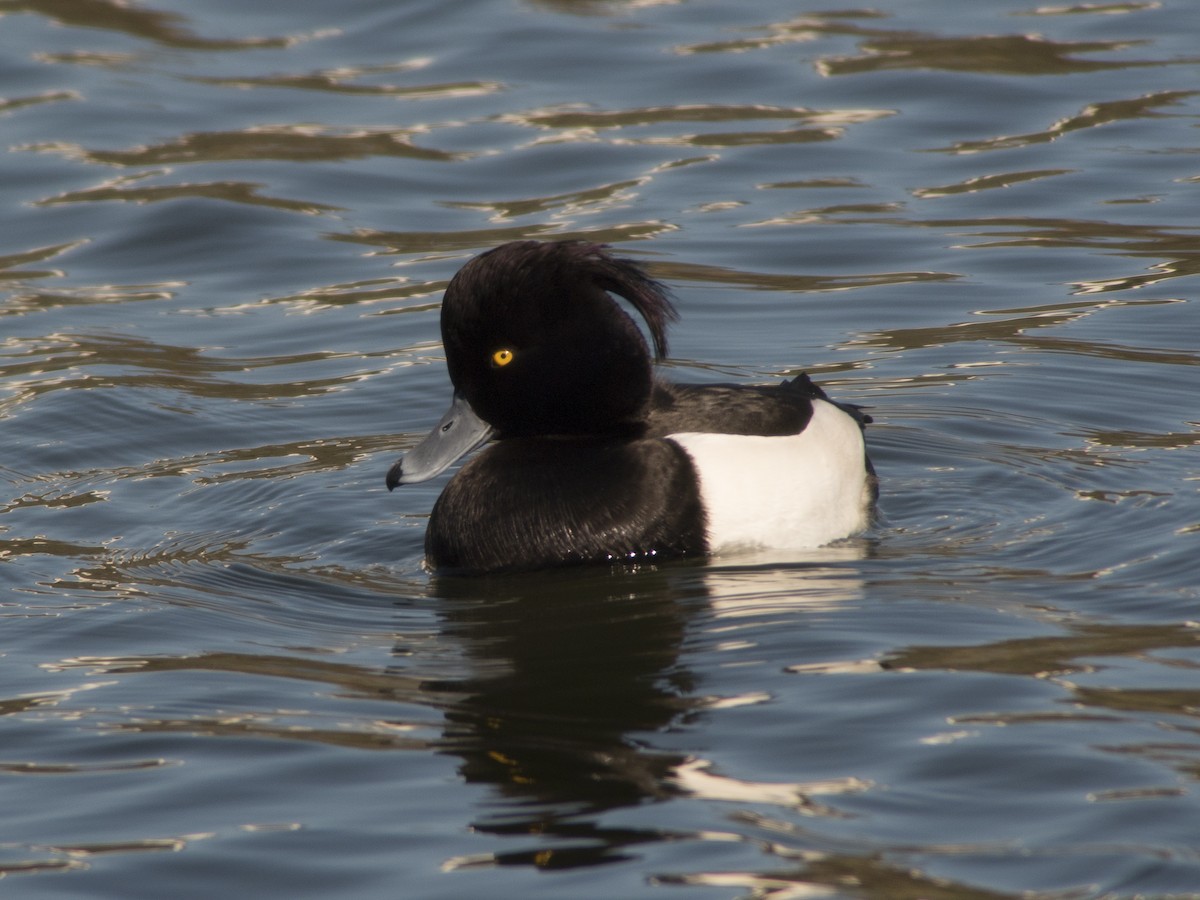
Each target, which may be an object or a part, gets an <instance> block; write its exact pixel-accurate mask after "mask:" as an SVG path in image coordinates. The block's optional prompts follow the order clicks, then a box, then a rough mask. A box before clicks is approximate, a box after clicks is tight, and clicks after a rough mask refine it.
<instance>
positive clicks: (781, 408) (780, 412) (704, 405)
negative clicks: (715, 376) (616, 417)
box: [647, 374, 871, 437]
mask: <svg viewBox="0 0 1200 900" xmlns="http://www.w3.org/2000/svg"><path fill="white" fill-rule="evenodd" d="M814 400H824V401H826V402H828V403H831V404H833V405H834V406H836V407H837V408H838V409H840V410H842V411H843V412H845V413H846V414H847V415H849V416H850V417H851V418H853V419H854V420H855V421H856V422H858V423H859V425H866V424H867V423H869V422H870V421H871V417H870V416H869V415H867V414H866V413H865V412H863V410H862V408H861V407H859V406H856V405H854V404H853V403H838V402H836V401H834V400H830V399H829V397H828V396H827V395H826V394H825V392H824V391H823V390H821V388H820V387H819V386H818V385H817V384H816V383H815V382H814V381H813V380H812V379H811V378H809V377H808V376H807V375H804V374H801V375H797V376H796V377H795V378H792V379H790V380H789V381H784V382H780V383H778V384H767V385H757V384H756V385H741V384H703V385H701V384H673V383H671V382H667V381H662V380H656V381H655V384H654V390H653V392H652V394H651V397H650V410H649V414H648V415H647V433H648V436H650V437H666V436H667V435H671V434H680V433H682V432H711V433H714V434H754V435H765V436H777V435H787V434H799V433H800V432H801V431H803V430H804V429H805V427H806V426H807V425H808V422H809V420H810V419H811V418H812V410H813V401H814Z"/></svg>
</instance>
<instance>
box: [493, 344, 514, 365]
mask: <svg viewBox="0 0 1200 900" xmlns="http://www.w3.org/2000/svg"><path fill="white" fill-rule="evenodd" d="M512 361H513V352H512V351H511V350H509V349H507V348H505V349H503V350H497V351H496V352H495V353H493V354H492V365H493V366H496V367H497V368H499V367H501V366H507V365H508V364H509V363H510V362H512Z"/></svg>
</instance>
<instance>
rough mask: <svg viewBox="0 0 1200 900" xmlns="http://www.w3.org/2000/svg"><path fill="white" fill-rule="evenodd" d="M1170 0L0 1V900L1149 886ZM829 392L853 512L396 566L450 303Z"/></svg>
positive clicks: (1173, 829)
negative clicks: (641, 307)
mask: <svg viewBox="0 0 1200 900" xmlns="http://www.w3.org/2000/svg"><path fill="white" fill-rule="evenodd" d="M1198 34H1200V4H1198V3H1196V2H1193V0H1132V2H1120V0H1115V2H1109V0H1097V2H1087V3H1084V2H1073V0H1063V2H1062V3H1059V2H1058V0H1046V2H1044V3H1039V2H1038V0H989V2H987V3H965V2H957V0H874V2H872V3H871V4H870V5H868V4H866V3H862V4H860V3H858V2H844V0H819V2H807V0H763V2H742V0H677V2H671V0H455V2H445V0H406V2H397V0H336V2H335V0H289V2H271V3H267V2H263V3H254V2H232V0H130V2H124V0H0V136H2V140H0V222H2V225H3V227H2V228H0V449H2V451H3V453H2V455H0V560H2V561H0V585H2V587H0V619H2V627H0V810H2V811H3V815H2V816H0V875H3V876H4V877H3V878H2V879H0V893H4V894H5V895H6V896H15V897H21V898H162V897H171V898H205V900H207V898H212V897H254V898H297V897H322V898H326V897H337V898H346V900H358V898H376V897H378V898H383V897H389V898H390V897H414V898H455V900H457V898H463V897H488V898H495V897H506V898H507V897H514V898H534V897H544V898H561V897H567V896H570V897H579V898H621V900H625V898H688V900H690V898H697V900H699V898H705V900H707V898H714V900H715V898H770V900H785V898H810V897H836V898H869V900H893V898H901V900H903V898H913V900H915V898H932V900H959V898H961V900H997V898H1035V900H1038V898H1046V900H1050V898H1053V900H1080V898H1135V897H1137V898H1143V897H1145V898H1148V897H1153V898H1178V897H1197V896H1200V783H1198V780H1200V712H1198V711H1200V546H1198V545H1200V503H1198V502H1197V500H1198V496H1197V494H1198V490H1200V463H1198V461H1197V443H1198V442H1200V399H1198V395H1200V368H1198V365H1200V317H1198V310H1197V305H1198V298H1200V278H1198V277H1197V276H1198V274H1200V43H1198V42H1197V35H1198ZM574 236H586V237H588V238H591V239H595V240H601V241H606V242H609V243H611V244H612V245H614V246H615V247H616V248H617V249H618V250H619V251H620V252H621V253H623V254H626V255H629V256H632V257H635V258H637V259H640V260H642V261H643V262H645V263H646V264H647V265H648V266H649V268H650V269H651V271H652V272H653V273H654V274H655V275H656V276H658V277H661V278H663V279H665V280H667V281H669V282H670V283H671V284H672V285H673V286H674V288H675V291H676V296H677V299H678V306H679V309H680V311H681V314H682V320H681V322H680V323H679V325H678V327H677V328H676V330H675V332H674V341H673V344H672V356H671V359H670V360H669V361H668V363H667V366H668V369H669V372H668V374H669V375H671V376H672V377H675V378H677V379H679V380H690V381H714V380H721V381H737V382H745V383H754V382H763V381H770V380H774V379H778V378H781V377H784V376H788V375H791V374H794V373H796V372H799V371H803V370H807V371H808V372H810V373H811V374H812V375H813V376H814V377H815V378H816V379H817V380H819V381H820V382H821V383H822V384H823V385H824V386H825V387H826V388H827V389H828V390H829V391H830V392H831V393H833V394H834V395H835V396H836V397H837V398H839V399H843V400H847V401H851V402H855V403H861V404H865V405H867V406H869V407H870V408H871V412H872V414H873V415H874V417H875V425H874V426H872V428H871V429H870V432H869V445H870V448H871V452H872V454H873V456H874V459H875V462H876V465H877V467H878V469H879V472H880V476H881V479H882V500H881V518H880V522H879V523H878V525H877V526H876V527H875V528H874V530H873V531H872V532H871V533H870V534H868V535H866V536H864V537H863V538H861V539H856V540H854V541H851V542H849V543H848V544H846V545H844V546H840V547H835V548H830V549H827V550H823V551H818V552H814V553H809V554H805V555H802V556H795V557H791V558H779V557H762V556H750V557H741V558H728V559H717V560H712V561H709V562H694V563H683V564H676V565H671V566H664V567H661V568H657V569H654V568H643V569H639V570H633V571H623V570H622V571H610V570H608V569H599V570H597V569H583V570H575V571H564V572H557V573H546V574H539V575H531V576H526V577H521V578H507V579H493V580H470V579H446V578H438V577H435V576H431V575H430V574H428V573H427V572H425V571H424V570H423V568H422V566H421V555H422V537H423V533H424V528H425V524H426V522H427V518H428V514H429V510H430V508H431V506H432V503H433V501H434V499H435V497H436V496H437V494H438V492H439V490H440V489H441V486H442V484H444V481H445V479H444V478H442V479H439V480H437V481H434V482H432V483H428V484H423V485H415V486H411V487H405V488H403V489H401V490H398V491H396V492H395V493H393V494H388V493H387V491H386V489H385V488H384V483H383V476H384V473H385V471H386V469H387V468H388V466H389V465H390V464H391V463H392V462H393V461H394V460H395V458H396V457H397V456H399V455H400V454H401V453H402V452H403V451H404V450H405V449H406V448H408V447H410V446H412V445H413V443H414V442H415V441H416V440H417V439H418V438H419V437H420V436H421V434H423V432H424V431H425V430H427V429H428V428H429V427H430V426H431V425H432V424H433V422H435V421H436V419H437V417H438V415H439V413H440V412H441V409H442V408H443V406H444V404H445V402H446V400H447V398H448V382H447V378H446V374H445V367H444V361H443V358H442V350H441V347H440V344H439V340H438V303H439V300H440V296H441V291H442V289H443V287H444V286H445V284H446V281H447V279H448V278H449V277H450V276H451V275H452V274H453V273H454V272H455V271H456V270H457V269H458V267H459V266H461V265H462V263H463V262H464V261H465V260H466V259H468V258H469V257H470V256H472V255H474V254H475V253H477V252H479V251H481V250H483V249H485V248H487V247H491V246H494V245H496V244H498V243H500V242H503V241H506V240H510V239H513V238H524V237H543V238H549V237H574Z"/></svg>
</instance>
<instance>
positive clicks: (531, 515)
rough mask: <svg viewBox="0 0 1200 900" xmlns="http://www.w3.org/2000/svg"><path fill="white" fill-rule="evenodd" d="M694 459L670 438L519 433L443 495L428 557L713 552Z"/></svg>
mask: <svg viewBox="0 0 1200 900" xmlns="http://www.w3.org/2000/svg"><path fill="white" fill-rule="evenodd" d="M705 528H706V519H705V513H704V508H703V505H702V503H701V500H700V495H699V488H698V482H697V479H696V472H695V470H694V468H693V466H692V462H691V459H690V458H689V457H688V455H687V454H686V453H685V452H684V451H683V450H682V449H681V448H680V447H679V446H678V445H677V444H674V443H671V442H670V441H663V440H609V439H596V438H514V439H511V440H506V441H501V442H499V443H497V444H495V445H494V446H492V447H490V448H489V449H488V450H487V451H485V452H484V453H483V454H481V455H480V456H479V457H477V458H475V459H473V460H472V461H471V462H469V463H467V464H466V465H465V466H464V467H463V468H462V470H461V471H460V472H459V473H458V474H457V475H455V476H454V478H453V479H451V481H450V483H449V484H448V485H447V486H446V489H445V490H444V491H443V492H442V495H441V496H440V497H439V498H438V501H437V503H436V504H435V505H434V508H433V515H432V516H431V517H430V522H429V529H428V531H427V532H426V533H425V558H426V562H427V563H428V564H429V565H431V566H433V567H435V568H437V569H451V570H459V571H462V572H467V573H478V572H505V571H519V570H525V569H540V568H548V567H551V566H561V565H569V564H572V563H583V562H606V561H607V562H615V563H628V562H643V561H654V560H663V559H670V558H674V557H680V556H692V555H698V554H703V553H705V552H706V551H707V549H708V548H707V544H706V542H705Z"/></svg>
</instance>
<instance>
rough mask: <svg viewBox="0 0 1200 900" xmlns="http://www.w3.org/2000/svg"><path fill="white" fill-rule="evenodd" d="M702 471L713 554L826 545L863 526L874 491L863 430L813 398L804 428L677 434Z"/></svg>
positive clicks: (679, 442)
mask: <svg viewBox="0 0 1200 900" xmlns="http://www.w3.org/2000/svg"><path fill="white" fill-rule="evenodd" d="M670 440H673V441H675V442H676V443H677V444H679V445H680V446H681V447H683V449H684V450H686V451H687V453H688V455H689V456H690V457H691V458H692V461H693V462H694V463H695V465H696V471H697V472H698V473H699V475H700V496H701V498H702V499H703V501H704V506H705V509H706V510H707V511H708V542H709V548H710V550H711V551H712V552H713V553H722V552H730V551H732V550H742V549H751V548H779V549H783V548H787V549H800V548H809V547H820V546H822V545H823V544H828V543H829V542H830V541H836V540H838V539H839V538H844V537H848V536H850V535H852V534H854V533H855V532H858V531H862V530H863V529H864V528H866V527H867V524H868V522H869V491H868V487H867V473H866V465H865V462H864V453H865V449H864V446H863V438H862V429H861V428H859V425H858V423H857V422H856V421H854V419H852V418H851V417H850V416H849V415H847V414H846V413H844V412H842V410H840V409H838V408H837V407H836V406H834V405H833V404H832V403H828V402H826V401H824V400H814V401H813V414H812V418H811V419H810V420H809V423H808V427H807V428H805V429H804V430H803V431H802V432H800V433H799V434H789V435H783V436H780V437H762V436H760V435H744V434H709V433H703V432H686V433H681V434H673V435H671V436H670Z"/></svg>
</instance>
